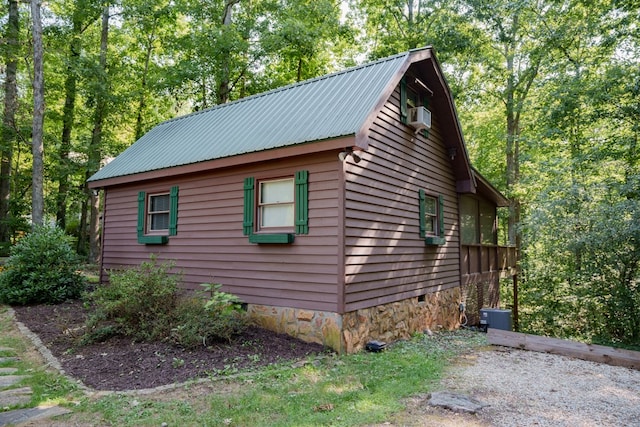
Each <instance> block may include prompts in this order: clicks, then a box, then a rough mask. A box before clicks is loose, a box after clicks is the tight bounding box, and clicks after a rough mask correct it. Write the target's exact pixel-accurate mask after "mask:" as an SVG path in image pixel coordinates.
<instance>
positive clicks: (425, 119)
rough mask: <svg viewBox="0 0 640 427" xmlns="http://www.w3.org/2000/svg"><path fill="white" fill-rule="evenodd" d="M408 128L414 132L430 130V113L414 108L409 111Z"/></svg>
mask: <svg viewBox="0 0 640 427" xmlns="http://www.w3.org/2000/svg"><path fill="white" fill-rule="evenodd" d="M409 126H411V127H413V128H414V129H415V130H416V131H420V130H422V129H431V111H429V110H427V109H426V108H425V107H415V108H410V109H409Z"/></svg>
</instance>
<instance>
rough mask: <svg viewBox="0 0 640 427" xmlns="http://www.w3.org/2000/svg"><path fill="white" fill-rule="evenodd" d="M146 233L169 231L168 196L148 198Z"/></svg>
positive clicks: (161, 195)
mask: <svg viewBox="0 0 640 427" xmlns="http://www.w3.org/2000/svg"><path fill="white" fill-rule="evenodd" d="M148 206H149V211H148V215H147V233H153V232H155V231H163V230H169V195H168V194H159V195H150V196H149V205H148Z"/></svg>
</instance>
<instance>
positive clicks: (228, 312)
mask: <svg viewBox="0 0 640 427" xmlns="http://www.w3.org/2000/svg"><path fill="white" fill-rule="evenodd" d="M201 286H203V288H204V291H203V292H201V294H203V293H204V294H205V295H207V294H208V296H209V298H208V299H206V300H205V299H204V298H202V297H203V296H205V295H200V296H199V297H195V298H183V299H181V300H180V301H179V303H178V305H177V307H176V316H175V326H174V328H173V329H172V331H171V337H172V339H173V341H174V342H175V343H176V344H179V345H181V346H183V347H186V348H194V347H197V346H200V345H204V346H206V345H208V343H211V342H213V341H219V340H224V341H230V340H231V339H232V338H233V337H234V336H235V335H238V334H240V333H241V332H242V331H243V330H244V329H245V328H246V326H247V320H246V315H245V313H244V311H242V308H241V305H240V300H239V299H238V298H237V297H236V296H235V295H232V294H229V293H226V292H221V291H220V288H221V287H222V285H219V284H209V283H204V284H202V285H201Z"/></svg>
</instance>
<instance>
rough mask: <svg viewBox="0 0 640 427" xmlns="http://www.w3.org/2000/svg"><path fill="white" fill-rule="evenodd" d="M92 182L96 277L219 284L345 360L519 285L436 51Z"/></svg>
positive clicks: (128, 163) (267, 105) (113, 166)
mask: <svg viewBox="0 0 640 427" xmlns="http://www.w3.org/2000/svg"><path fill="white" fill-rule="evenodd" d="M310 99H313V100H315V103H314V105H311V106H309V105H308V103H309V100H310ZM417 107H418V108H419V107H425V108H426V109H428V110H429V112H430V113H431V123H430V127H428V128H427V129H416V127H418V128H420V127H421V126H418V125H415V124H414V125H411V124H409V123H410V122H411V120H412V117H409V115H410V114H412V113H413V111H412V110H411V109H412V108H417ZM253 108H256V110H252V109H253ZM254 111H260V112H262V113H261V116H260V117H254V115H255V112H254ZM263 114H264V115H267V117H263ZM89 184H90V187H92V188H96V189H102V190H103V191H104V214H103V237H102V261H101V262H102V281H107V279H108V277H107V271H108V270H110V269H119V268H123V267H127V266H136V265H139V264H140V263H141V262H143V261H145V260H148V259H149V256H150V255H151V254H156V255H157V256H158V258H159V259H167V260H174V261H175V262H176V266H177V268H179V269H181V270H182V271H183V284H184V288H185V289H187V290H189V289H191V290H192V289H197V288H199V284H200V283H204V282H215V283H221V284H222V285H223V290H225V291H227V292H231V293H233V294H235V295H237V296H238V297H239V298H240V299H242V300H243V301H244V302H245V303H247V305H248V310H249V313H250V315H251V316H252V318H253V319H254V321H255V322H256V323H257V324H259V325H261V326H263V327H267V328H270V329H273V330H276V331H279V332H285V333H289V334H291V335H294V336H297V337H300V338H302V339H305V340H308V341H316V342H321V343H323V344H325V345H327V346H329V347H332V348H334V349H336V350H339V351H347V352H352V351H357V350H359V349H361V348H362V347H363V346H364V345H365V344H366V342H368V341H370V340H373V339H377V340H383V341H392V340H395V339H398V338H405V337H407V336H409V335H410V334H411V333H413V332H415V331H421V330H424V329H426V328H434V327H438V326H441V327H444V328H454V327H457V326H458V325H459V322H460V318H461V317H460V312H459V304H460V303H467V299H470V300H473V299H474V298H476V297H477V296H480V298H481V300H480V301H479V302H477V304H476V305H477V306H478V307H477V308H478V309H479V308H480V306H481V305H486V304H491V305H493V306H495V305H496V304H497V302H498V301H497V299H496V298H493V299H491V300H490V301H488V302H487V301H483V300H484V297H483V296H482V295H481V294H479V293H478V290H479V289H484V288H485V287H486V285H482V284H485V283H489V284H490V285H489V287H490V288H491V289H493V291H492V292H494V293H495V289H497V284H498V282H497V280H498V278H499V277H500V275H504V274H505V272H507V273H509V274H511V273H512V270H511V267H512V261H513V259H509V257H508V256H506V255H505V253H506V252H505V250H506V249H504V248H501V247H499V246H498V245H497V241H496V240H495V224H496V222H495V210H496V207H497V206H501V205H505V203H506V199H505V198H504V197H503V196H502V195H501V194H500V193H499V192H498V191H496V190H495V189H494V188H493V187H492V186H491V185H490V184H489V183H488V182H487V181H486V180H484V178H482V177H481V176H480V175H479V174H478V173H477V172H476V171H475V170H473V169H472V168H471V166H470V163H469V159H468V155H467V151H466V149H465V147H464V141H463V139H462V133H461V130H460V125H459V123H458V119H457V115H456V113H455V107H454V105H453V101H452V98H451V94H450V93H449V90H448V87H447V85H446V82H445V81H444V78H443V76H442V72H441V69H440V67H439V64H438V63H437V60H436V58H435V56H434V54H433V51H432V49H430V48H424V49H418V50H414V51H410V52H406V53H403V54H400V55H396V56H394V57H390V58H385V59H383V60H380V61H376V62H374V63H371V64H365V65H363V66H360V67H355V68H353V69H349V70H345V71H344V72H341V73H335V74H332V75H329V76H325V77H322V78H319V79H314V80H311V81H309V82H303V83H301V84H297V85H292V86H288V87H285V88H282V89H280V90H276V91H272V92H267V93H266V94H263V95H258V96H254V97H249V98H246V99H244V100H240V101H237V102H234V103H230V104H226V105H222V106H218V107H215V108H213V109H210V110H206V111H203V112H198V113H195V114H192V115H189V116H185V117H183V118H178V119H174V120H170V121H168V122H165V123H162V124H160V125H158V126H157V127H156V128H154V129H153V130H152V131H150V132H149V134H147V135H145V136H143V138H141V139H140V140H139V141H138V142H136V143H135V144H134V145H133V146H132V147H130V148H129V149H128V150H126V151H125V152H124V153H123V154H121V155H120V156H118V157H117V158H116V159H115V160H114V161H113V162H112V163H110V164H108V165H106V166H105V167H104V168H103V169H101V171H99V172H98V173H97V174H96V175H94V176H93V177H92V178H91V179H90V182H89ZM461 205H464V206H465V210H464V215H463V216H461ZM473 206H475V207H476V208H477V210H473V209H472V207H473ZM474 215H475V216H474ZM476 216H477V218H476ZM491 221H493V223H492V225H488V224H489V222H491ZM462 223H464V224H465V228H464V233H462V231H461V224H462ZM472 223H473V224H474V226H476V227H475V228H473V227H472V226H471V224H472ZM487 227H489V228H490V229H491V233H492V235H491V236H488V235H487V230H488V228H487ZM471 228H472V229H473V230H474V231H473V230H472V231H469V230H470V229H471ZM472 232H475V233H476V235H477V239H476V238H475V237H476V235H474V237H473V238H471V235H472ZM463 237H464V239H463ZM505 259H506V260H507V262H506V263H505ZM470 289H474V291H473V292H470V291H469V290H470ZM496 295H497V294H496Z"/></svg>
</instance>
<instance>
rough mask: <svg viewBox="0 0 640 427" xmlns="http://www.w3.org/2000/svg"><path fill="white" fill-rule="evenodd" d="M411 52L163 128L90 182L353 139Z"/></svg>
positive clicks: (162, 125) (178, 120)
mask: <svg viewBox="0 0 640 427" xmlns="http://www.w3.org/2000/svg"><path fill="white" fill-rule="evenodd" d="M410 54H411V52H405V53H402V54H399V55H395V56H392V57H389V58H384V59H381V60H378V61H375V62H371V63H368V64H364V65H361V66H358V67H354V68H350V69H347V70H344V71H341V72H338V73H334V74H329V75H326V76H322V77H319V78H315V79H312V80H307V81H304V82H301V83H298V84H294V85H290V86H285V87H282V88H279V89H276V90H272V91H269V92H265V93H262V94H259V95H254V96H251V97H247V98H243V99H241V100H238V101H235V102H231V103H228V104H224V105H219V106H216V107H213V108H210V109H207V110H203V111H199V112H196V113H193V114H189V115H186V116H182V117H178V118H175V119H172V120H168V121H166V122H163V123H160V124H159V125H157V126H156V127H154V128H153V129H151V130H150V131H149V132H148V133H147V134H145V135H144V136H142V138H140V139H139V140H138V141H136V142H135V143H134V144H133V145H131V146H130V147H129V148H127V149H126V150H125V151H124V152H122V153H121V154H120V155H119V156H117V157H116V158H115V159H114V160H112V161H111V162H110V163H108V164H107V165H106V166H104V167H103V168H102V169H101V170H100V171H98V172H97V173H96V174H94V175H93V176H92V177H91V178H89V181H99V180H104V179H109V178H115V177H120V176H125V175H133V174H137V173H142V172H149V171H154V170H159V169H165V168H171V167H175V166H183V165H188V164H192V163H198V162H203V161H208V160H214V159H220V158H225V157H230V156H237V155H241V154H246V153H252V152H258V151H264V150H269V149H273V148H279V147H285V146H290V145H296V144H302V143H307V142H312V141H319V140H326V139H332V138H338V137H342V136H349V135H355V134H356V133H357V132H358V131H359V130H360V128H361V127H362V125H363V124H364V123H365V121H366V119H367V118H368V117H369V115H370V114H371V113H373V112H374V109H375V108H376V106H377V105H378V104H379V101H380V97H381V95H382V94H383V93H384V91H385V88H386V87H387V85H388V84H389V82H390V81H391V80H392V79H393V77H394V76H397V74H398V72H399V71H400V70H401V69H402V67H403V65H404V64H405V62H406V60H407V58H408V57H409V55H410Z"/></svg>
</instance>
